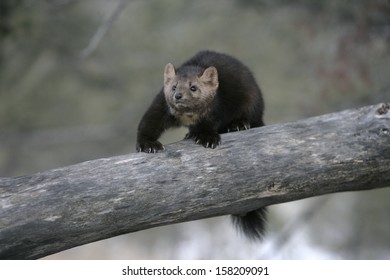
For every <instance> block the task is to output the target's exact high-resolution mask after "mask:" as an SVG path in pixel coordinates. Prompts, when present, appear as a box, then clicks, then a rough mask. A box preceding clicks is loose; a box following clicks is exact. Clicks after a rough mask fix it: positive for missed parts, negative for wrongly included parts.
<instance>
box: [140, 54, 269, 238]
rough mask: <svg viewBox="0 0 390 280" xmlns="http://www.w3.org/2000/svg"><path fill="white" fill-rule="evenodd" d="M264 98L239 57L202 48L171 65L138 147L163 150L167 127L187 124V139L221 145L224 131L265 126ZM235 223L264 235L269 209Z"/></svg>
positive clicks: (144, 120) (142, 125)
mask: <svg viewBox="0 0 390 280" xmlns="http://www.w3.org/2000/svg"><path fill="white" fill-rule="evenodd" d="M263 111H264V102H263V98H262V94H261V91H260V88H259V86H258V85H257V83H256V80H255V78H254V77H253V75H252V73H251V72H250V70H249V69H248V68H247V67H246V66H245V65H244V64H242V63H241V62H240V61H238V60H237V59H235V58H233V57H231V56H229V55H226V54H221V53H217V52H212V51H201V52H199V53H198V54H196V55H195V56H194V57H192V58H191V59H189V60H188V61H187V62H185V63H184V64H183V65H182V66H180V67H179V68H177V69H175V67H174V66H173V65H172V64H171V63H168V64H167V65H166V66H165V70H164V86H163V88H162V89H161V90H160V92H159V93H158V94H157V96H156V97H155V99H154V101H153V102H152V104H151V105H150V107H149V109H148V110H147V111H146V113H145V115H144V116H143V118H142V120H141V122H140V124H139V126H138V134H137V146H136V148H137V151H139V152H146V153H155V152H158V151H161V150H163V149H164V147H163V145H162V144H161V143H160V142H159V141H158V139H159V137H160V136H161V134H162V133H163V132H164V130H166V129H168V128H170V127H178V126H186V127H188V129H189V131H188V133H187V135H186V136H185V139H193V140H194V141H195V142H196V143H197V144H200V145H202V146H204V147H206V148H212V149H214V148H216V147H217V146H218V145H219V144H221V137H220V135H219V134H220V133H226V132H229V131H238V130H243V129H248V128H251V127H259V126H263V125H264V123H263ZM232 217H233V222H234V223H235V224H236V225H237V226H238V227H239V228H241V229H242V231H243V232H244V233H245V234H246V235H247V236H248V237H249V238H251V239H260V238H261V237H262V235H263V233H264V228H265V217H266V209H265V208H261V209H258V210H255V211H252V212H249V213H246V214H243V215H234V216H232Z"/></svg>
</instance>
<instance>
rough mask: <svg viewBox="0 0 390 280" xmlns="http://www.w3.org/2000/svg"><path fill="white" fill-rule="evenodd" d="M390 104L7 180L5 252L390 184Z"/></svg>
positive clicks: (0, 199) (34, 250) (1, 243)
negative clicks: (209, 145)
mask: <svg viewBox="0 0 390 280" xmlns="http://www.w3.org/2000/svg"><path fill="white" fill-rule="evenodd" d="M389 111H390V105H389V104H386V103H384V104H378V105H373V106H367V107H363V108H359V109H352V110H346V111H342V112H338V113H333V114H328V115H323V116H318V117H313V118H308V119H304V120H301V121H297V122H292V123H286V124H278V125H270V126H265V127H261V128H256V129H250V130H247V131H240V132H235V133H228V134H224V135H222V145H220V146H219V147H217V148H216V149H214V150H213V149H205V148H203V147H201V146H199V145H196V144H194V143H193V142H192V141H190V140H186V141H181V142H178V143H174V144H171V145H168V146H166V147H165V151H164V152H162V153H158V154H145V153H136V154H134V153H133V154H128V155H123V156H117V157H112V158H104V159H98V160H93V161H88V162H84V163H80V164H76V165H72V166H67V167H63V168H58V169H53V170H49V171H45V172H40V173H36V174H33V175H30V176H23V177H15V178H0V258H2V259H36V258H40V257H43V256H46V255H50V254H53V253H56V252H59V251H62V250H65V249H68V248H72V247H75V246H79V245H82V244H86V243H90V242H93V241H96V240H101V239H105V238H109V237H113V236H116V235H120V234H124V233H129V232H134V231H139V230H144V229H147V228H151V227H156V226H161V225H166V224H173V223H180V222H185V221H191V220H196V219H203V218H207V217H213V216H220V215H228V214H238V213H245V212H248V211H250V210H254V209H257V208H260V207H263V206H267V205H271V204H277V203H282V202H286V201H293V200H298V199H302V198H306V197H311V196H318V195H322V194H327V193H334V192H343V191H357V190H367V189H373V188H381V187H387V186H390V112H389Z"/></svg>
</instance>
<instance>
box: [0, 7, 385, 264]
mask: <svg viewBox="0 0 390 280" xmlns="http://www.w3.org/2000/svg"><path fill="white" fill-rule="evenodd" d="M203 49H210V50H216V51H220V52H225V53H228V54H231V55H233V56H235V57H237V58H238V59H240V60H241V61H243V62H244V63H245V64H247V65H248V66H249V67H250V68H251V69H252V71H253V73H254V75H255V77H256V78H257V80H258V82H259V84H260V87H261V88H262V90H263V93H264V99H265V104H266V111H265V122H266V124H275V123H283V122H289V121H294V120H298V119H302V118H306V117H310V116H315V115H319V114H324V113H329V112H335V111H339V110H342V109H347V108H355V107H360V106H364V105H369V104H376V103H379V102H383V101H387V102H390V79H389V78H390V1H388V0H354V1H338V0H319V1H309V0H296V1H287V0H273V1H271V0H247V1H238V0H214V1H208V0H198V1H180V0H163V1H162V0H145V1H141V0H134V1H131V0H129V1H127V0H46V1H38V0H1V1H0V176H2V177H8V176H19V175H26V174H31V173H34V172H38V171H43V170H47V169H51V168H55V167H60V166H65V165H70V164H75V163H79V162H82V161H87V160H92V159H98V158H102V157H111V156H115V155H120V154H126V153H132V152H135V147H134V146H135V137H136V127H137V124H138V122H139V120H140V118H141V117H142V115H143V113H144V112H145V110H146V109H147V107H148V106H149V104H150V103H151V101H152V99H153V97H154V96H155V95H156V94H157V92H158V91H159V89H160V87H161V86H162V81H163V69H164V66H165V64H166V63H168V62H172V63H173V64H174V65H180V64H181V63H182V62H184V61H185V60H186V59H188V58H189V57H191V56H192V55H194V54H195V53H196V52H197V51H199V50H203ZM184 134H185V129H179V130H172V131H169V132H168V133H166V134H165V135H164V137H163V140H162V142H163V143H164V144H167V143H170V142H174V141H178V140H180V139H182V137H183V136H184ZM389 196H390V189H379V190H372V191H364V192H354V193H340V194H332V195H327V196H322V197H318V198H311V199H305V200H302V201H296V202H291V203H284V204H280V205H276V206H271V207H270V217H269V225H268V235H267V237H266V239H265V240H264V242H263V243H250V242H248V241H247V240H246V239H245V238H244V237H242V236H240V235H239V234H237V233H236V232H235V230H234V228H233V227H232V226H231V223H230V219H229V218H228V217H218V218H212V219H207V220H201V221H194V222H188V223H183V224H177V225H170V226H165V227H159V228H154V229H150V230H145V231H142V232H138V233H131V234H127V235H122V236H119V237H116V238H111V239H107V240H103V241H99V242H95V243H92V244H88V245H85V246H80V247H77V248H74V249H70V250H67V251H64V252H61V253H58V254H55V255H52V256H49V257H47V259H390V238H389V236H390V203H389Z"/></svg>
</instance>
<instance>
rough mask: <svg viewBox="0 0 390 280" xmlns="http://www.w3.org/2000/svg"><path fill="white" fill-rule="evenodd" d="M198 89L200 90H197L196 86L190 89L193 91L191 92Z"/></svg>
mask: <svg viewBox="0 0 390 280" xmlns="http://www.w3.org/2000/svg"><path fill="white" fill-rule="evenodd" d="M197 89H198V88H197V87H196V86H191V87H190V90H191V91H196V90H197Z"/></svg>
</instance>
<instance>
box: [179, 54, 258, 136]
mask: <svg viewBox="0 0 390 280" xmlns="http://www.w3.org/2000/svg"><path fill="white" fill-rule="evenodd" d="M211 66H213V67H215V68H216V69H217V72H218V81H219V87H218V90H217V94H216V95H215V102H214V103H213V109H212V113H213V114H216V115H217V116H218V121H219V125H218V133H225V132H228V131H234V130H237V127H238V129H240V130H241V129H245V127H244V124H245V126H246V127H247V128H249V127H258V126H263V125H264V123H263V111H264V103H263V98H262V93H261V91H260V88H259V86H258V85H257V83H256V80H255V78H254V77H253V75H252V73H251V71H250V70H249V69H248V67H246V66H245V65H244V64H243V63H241V62H240V61H239V60H237V59H235V58H234V57H232V56H230V55H226V54H221V53H216V52H212V51H201V52H199V53H198V54H196V55H195V56H194V57H192V58H191V59H189V60H188V61H187V62H185V63H184V64H183V65H182V66H181V67H180V68H179V69H178V70H177V72H178V73H180V72H181V71H185V69H187V68H188V67H199V68H200V69H202V70H205V69H207V68H208V67H211Z"/></svg>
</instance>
